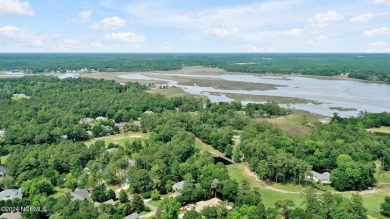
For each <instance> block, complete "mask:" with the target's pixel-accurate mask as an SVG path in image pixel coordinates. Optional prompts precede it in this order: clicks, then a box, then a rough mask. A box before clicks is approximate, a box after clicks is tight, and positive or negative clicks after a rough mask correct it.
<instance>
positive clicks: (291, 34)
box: [271, 28, 303, 39]
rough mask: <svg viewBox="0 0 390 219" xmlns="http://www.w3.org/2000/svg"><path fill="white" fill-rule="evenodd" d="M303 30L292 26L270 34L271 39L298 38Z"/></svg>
mask: <svg viewBox="0 0 390 219" xmlns="http://www.w3.org/2000/svg"><path fill="white" fill-rule="evenodd" d="M302 32H303V30H302V29H300V28H294V29H290V30H286V31H281V32H279V33H276V34H274V35H272V36H271V38H273V39H280V38H284V37H286V38H298V37H300V36H301V35H302Z"/></svg>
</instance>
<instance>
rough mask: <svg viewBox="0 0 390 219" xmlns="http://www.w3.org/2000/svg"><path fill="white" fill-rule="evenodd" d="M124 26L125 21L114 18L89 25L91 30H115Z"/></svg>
mask: <svg viewBox="0 0 390 219" xmlns="http://www.w3.org/2000/svg"><path fill="white" fill-rule="evenodd" d="M125 25H126V21H125V20H123V19H122V18H120V17H117V16H114V17H110V18H104V19H103V20H101V21H100V22H99V23H97V24H93V25H91V28H92V29H93V30H104V31H108V30H117V29H119V28H122V27H124V26H125Z"/></svg>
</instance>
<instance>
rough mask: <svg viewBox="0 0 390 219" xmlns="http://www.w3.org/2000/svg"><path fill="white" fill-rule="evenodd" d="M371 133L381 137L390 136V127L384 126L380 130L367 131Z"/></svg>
mask: <svg viewBox="0 0 390 219" xmlns="http://www.w3.org/2000/svg"><path fill="white" fill-rule="evenodd" d="M367 130H368V131H369V132H374V133H376V134H381V135H390V127H386V126H382V127H380V128H372V129H367Z"/></svg>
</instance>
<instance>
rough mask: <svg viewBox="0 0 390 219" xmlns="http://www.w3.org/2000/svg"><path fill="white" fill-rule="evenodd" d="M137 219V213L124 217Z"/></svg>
mask: <svg viewBox="0 0 390 219" xmlns="http://www.w3.org/2000/svg"><path fill="white" fill-rule="evenodd" d="M138 218H139V215H138V214H137V212H134V213H132V214H130V215H127V216H126V217H125V219H138Z"/></svg>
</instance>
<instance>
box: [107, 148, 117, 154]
mask: <svg viewBox="0 0 390 219" xmlns="http://www.w3.org/2000/svg"><path fill="white" fill-rule="evenodd" d="M117 150H118V148H109V149H107V150H106V152H107V153H112V152H115V151H117Z"/></svg>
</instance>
